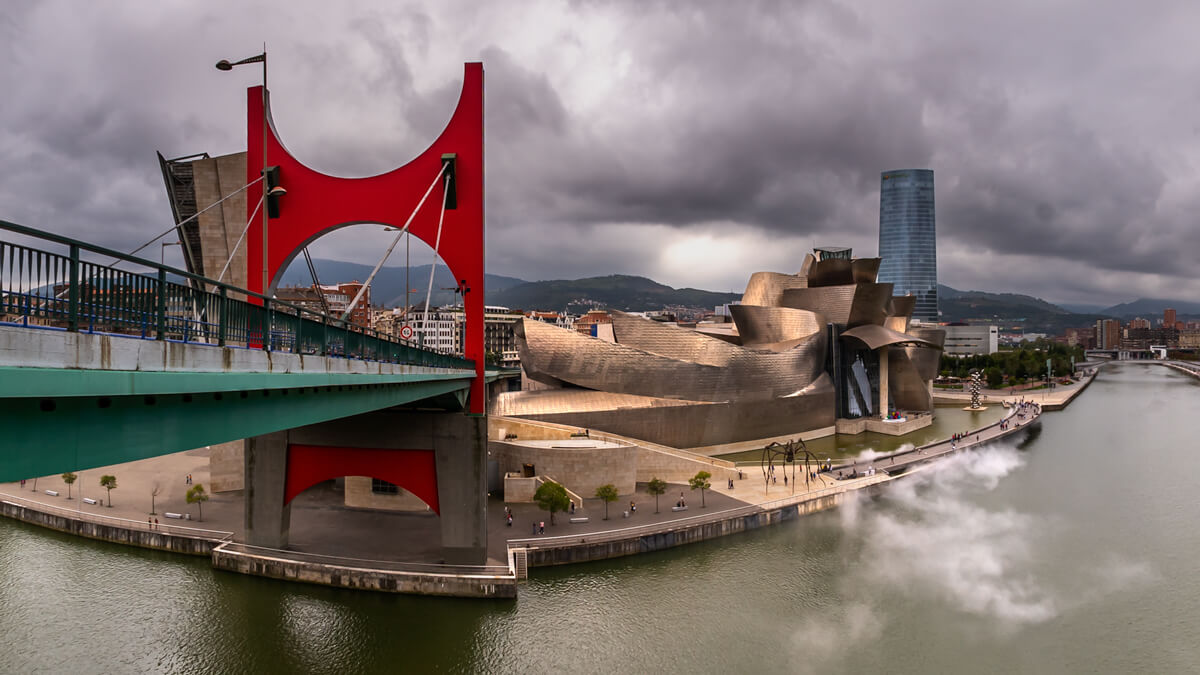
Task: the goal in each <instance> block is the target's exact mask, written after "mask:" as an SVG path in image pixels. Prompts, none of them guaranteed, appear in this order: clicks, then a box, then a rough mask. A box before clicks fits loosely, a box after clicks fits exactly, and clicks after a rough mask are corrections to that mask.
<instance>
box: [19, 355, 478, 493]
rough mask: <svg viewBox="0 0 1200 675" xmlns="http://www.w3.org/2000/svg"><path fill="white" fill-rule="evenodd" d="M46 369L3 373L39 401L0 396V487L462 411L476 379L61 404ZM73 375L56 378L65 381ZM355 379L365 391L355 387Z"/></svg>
mask: <svg viewBox="0 0 1200 675" xmlns="http://www.w3.org/2000/svg"><path fill="white" fill-rule="evenodd" d="M38 370H40V369H14V368H0V382H29V383H30V384H29V389H31V390H33V391H36V392H37V394H36V395H33V396H28V395H27V396H24V397H20V398H17V397H12V396H7V395H5V396H2V397H0V428H2V429H4V432H3V433H4V437H5V438H4V443H3V444H0V481H13V480H20V479H22V478H30V477H33V476H45V475H50V474H55V473H61V472H65V471H79V470H84V469H90V468H95V467H100V466H108V465H111V464H120V463H122V462H130V461H134V460H138V459H145V458H147V457H156V456H159V455H167V454H171V453H174V452H180V451H183V450H190V449H192V448H197V447H201V446H205V445H214V444H217V443H224V442H226V441H233V440H240V439H243V438H250V437H253V436H259V435H262V434H269V433H272V432H276V431H281V430H284V429H290V428H292V427H298V426H304V425H308V424H312V423H314V422H321V421H327V420H333V419H338V418H343V417H350V416H353V415H358V414H361V413H365V412H370V411H374V410H382V409H386V408H392V407H396V406H402V405H407V404H413V403H417V402H420V403H422V407H429V408H440V409H443V410H460V411H461V410H462V409H463V404H464V402H465V396H466V391H467V389H468V388H469V387H470V382H471V379H470V377H469V376H468V377H465V378H458V379H440V380H438V379H435V380H432V381H421V380H419V379H417V378H416V377H414V378H412V379H410V380H409V381H391V382H377V381H375V382H372V381H369V380H371V379H372V378H369V377H363V376H359V377H358V378H355V377H334V378H328V380H329V381H331V382H334V383H332V384H325V385H323V386H307V385H309V384H311V381H310V378H304V377H301V376H296V375H287V374H278V375H271V374H259V375H258V376H257V377H252V378H248V377H237V376H231V375H225V376H224V377H226V378H229V379H232V380H240V381H241V382H242V384H243V387H244V388H241V389H222V390H219V391H212V390H209V389H203V388H200V389H195V390H193V391H190V392H187V393H184V392H181V391H177V390H176V391H168V392H161V393H160V392H159V391H158V390H156V389H154V388H150V391H154V392H155V393H129V391H130V389H132V390H133V391H145V390H146V388H144V387H118V386H114V387H107V386H93V387H91V388H92V389H93V391H94V393H93V394H92V395H88V396H78V395H76V396H52V395H49V394H50V392H49V391H48V387H46V386H39V385H38V384H37V380H38V377H39V374H38V373H37V372H35V371H38ZM17 371H21V372H17ZM63 374H64V373H61V372H59V373H50V374H47V375H48V376H49V378H50V379H60V377H61V375H63ZM79 375H80V376H83V377H85V379H88V380H90V381H91V382H92V384H93V385H96V384H97V380H110V381H111V382H113V383H114V384H116V383H117V382H118V381H119V380H120V379H122V378H124V379H125V380H126V381H130V380H136V379H138V378H137V377H136V375H137V374H136V373H124V372H120V371H114V372H106V373H97V372H92V373H79ZM99 375H104V376H106V377H97V376H99ZM143 375H144V374H143ZM159 375H165V376H167V377H168V378H170V377H172V375H171V374H169V373H161V374H159ZM193 375H195V374H193ZM173 377H174V379H176V380H177V382H176V385H177V386H176V387H173V388H174V389H179V388H184V387H185V386H186V384H187V383H188V382H193V383H195V382H196V378H193V377H191V376H189V374H186V373H180V374H175V375H174V376H173ZM16 378H20V379H16ZM355 379H357V380H358V381H359V383H357V384H353V383H350V382H353V381H354V380H355ZM203 380H204V378H200V382H203ZM364 380H368V381H367V382H364ZM229 384H230V385H232V384H234V383H233V382H230V383H229ZM122 391H124V392H125V393H119V392H122ZM3 393H4V394H8V393H10V392H3ZM30 448H35V449H36V450H32V451H31V450H30Z"/></svg>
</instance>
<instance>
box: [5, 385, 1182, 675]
mask: <svg viewBox="0 0 1200 675" xmlns="http://www.w3.org/2000/svg"><path fill="white" fill-rule="evenodd" d="M1198 411H1200V381H1197V380H1195V379H1192V378H1189V377H1187V376H1184V375H1182V374H1179V373H1175V372H1173V371H1170V370H1168V369H1166V368H1163V367H1160V366H1148V365H1140V364H1139V365H1121V364H1117V365H1112V366H1107V367H1106V368H1105V369H1104V370H1102V372H1101V373H1100V375H1099V376H1098V377H1097V378H1096V381H1095V382H1094V383H1093V384H1092V386H1091V388H1090V389H1088V391H1087V392H1085V393H1084V394H1083V395H1081V396H1080V397H1079V399H1078V400H1076V402H1075V403H1073V404H1072V405H1071V406H1070V407H1069V408H1068V409H1067V410H1065V411H1062V412H1056V413H1048V414H1046V416H1045V417H1044V419H1043V422H1042V428H1041V430H1040V432H1036V431H1035V432H1034V435H1032V436H1031V437H1030V438H1028V439H1027V440H1026V441H1025V442H1023V443H1022V444H1021V446H1020V447H1014V446H1011V445H1005V446H997V447H993V448H990V449H985V450H981V451H977V452H970V453H966V454H961V455H959V456H958V457H956V458H954V459H951V460H948V461H946V462H944V463H943V464H941V465H939V466H938V468H937V469H936V470H933V471H928V472H925V473H924V475H921V476H914V477H911V478H908V479H906V480H903V481H897V482H896V483H894V484H892V485H890V486H889V487H888V488H887V489H885V490H883V491H882V492H881V493H880V494H879V495H877V496H875V497H862V498H859V499H858V500H856V501H853V502H851V503H850V504H848V505H847V506H845V507H843V508H840V509H838V510H836V511H832V512H826V513H823V514H819V515H817V516H813V517H809V518H805V519H800V520H797V521H792V522H789V523H786V524H784V525H780V526H776V527H771V528H766V529H762V530H758V531H754V532H750V533H747V534H743V535H736V536H732V537H727V538H724V539H718V540H714V541H709V542H705V543H702V544H696V545H693V546H687V547H682V548H678V549H673V550H670V551H666V552H662V553H657V554H652V555H646V556H637V557H632V558H625V559H620V560H615V561H609V562H604V563H593V564H586V565H579V566H572V567H565V568H556V569H549V570H546V569H536V570H533V571H532V577H531V579H530V581H529V582H528V584H526V585H524V586H522V588H521V595H520V599H519V600H518V601H516V602H500V601H496V602H491V601H478V600H456V599H437V598H421V597H409V596H392V595H383V594H372V593H365V592H352V591H339V590H334V589H327V588H322V587H310V586H302V585H296V584H289V583H284V582H276V581H271V580H267V579H261V578H255V577H244V576H239V575H235V574H229V573H221V572H217V571H214V570H212V569H210V567H209V565H208V562H207V561H206V560H203V559H189V558H182V557H178V556H174V555H170V554H166V553H158V552H153V551H143V550H137V549H129V548H124V547H121V546H116V545H110V544H103V543H97V542H90V541H86V540H80V539H75V538H72V537H69V536H66V535H60V534H57V533H54V532H50V531H47V530H42V529H39V528H36V527H32V526H28V525H25V524H22V523H17V522H12V521H7V520H5V521H0V610H2V611H0V635H3V636H4V637H3V640H2V641H0V670H3V671H5V672H23V673H26V672H54V673H67V672H81V673H82V672H105V673H125V672H341V673H345V672H502V673H518V672H519V673H531V672H532V673H538V672H587V673H642V672H644V673H674V672H780V673H782V672H814V673H825V672H830V673H863V672H884V671H887V672H890V673H929V672H955V673H1012V672H1026V673H1093V672H1101V673H1129V672H1155V673H1174V672H1196V670H1197V669H1198V668H1200V647H1198V646H1197V636H1200V583H1198V580H1197V577H1198V571H1200V564H1198V562H1197V561H1200V528H1197V527H1196V524H1197V522H1198V520H1200V519H1198V518H1197V515H1200V513H1198V512H1200V501H1198V500H1197V499H1196V495H1197V494H1198V493H1200V453H1197V448H1196V443H1195V431H1194V428H1193V427H1189V426H1188V424H1190V423H1191V422H1193V421H1195V418H1196V416H1197V412H1198Z"/></svg>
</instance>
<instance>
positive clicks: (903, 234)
mask: <svg viewBox="0 0 1200 675" xmlns="http://www.w3.org/2000/svg"><path fill="white" fill-rule="evenodd" d="M879 257H881V258H883V262H881V263H880V265H879V281H880V282H881V283H890V284H892V285H893V289H892V292H893V293H894V294H895V295H913V296H916V298H917V302H916V307H915V308H914V309H913V315H912V316H913V319H916V320H919V321H926V322H931V323H932V322H937V320H938V299H937V229H936V227H935V224H934V217H933V171H932V170H930V169H902V170H899V171H884V172H883V174H882V179H881V181H880V187H879Z"/></svg>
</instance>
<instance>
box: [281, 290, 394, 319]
mask: <svg viewBox="0 0 1200 675" xmlns="http://www.w3.org/2000/svg"><path fill="white" fill-rule="evenodd" d="M362 286H363V285H362V282H360V281H353V282H350V283H341V284H321V285H320V287H318V286H316V285H312V286H280V287H279V288H277V289H276V290H275V298H276V299H277V300H280V301H282V302H288V303H291V304H293V305H299V306H300V307H303V308H304V309H307V310H309V311H312V312H316V313H318V314H326V313H328V314H329V316H332V317H336V318H341V316H342V315H343V314H345V313H346V308H347V307H349V306H350V302H351V301H352V300H354V296H356V295H358V292H359V290H361V289H362ZM372 319H373V317H372V312H371V289H370V288H367V292H366V293H363V296H362V298H360V299H359V301H358V304H357V305H355V306H354V311H353V312H351V313H350V316H349V317H347V319H346V320H347V321H348V322H350V323H352V324H354V325H356V326H363V327H364V328H371V327H372V326H373V325H374V323H373V320H372Z"/></svg>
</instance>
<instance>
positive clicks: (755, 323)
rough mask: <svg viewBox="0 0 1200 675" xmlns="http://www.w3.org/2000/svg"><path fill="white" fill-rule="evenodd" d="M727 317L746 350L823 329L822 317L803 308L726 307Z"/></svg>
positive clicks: (823, 320)
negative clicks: (735, 326)
mask: <svg viewBox="0 0 1200 675" xmlns="http://www.w3.org/2000/svg"><path fill="white" fill-rule="evenodd" d="M729 314H730V315H731V316H732V317H733V322H734V324H736V325H737V329H738V335H740V336H742V344H743V345H745V346H747V347H751V346H761V345H765V344H772V343H778V342H787V341H791V340H797V339H800V338H803V337H808V336H809V335H812V334H813V333H818V332H823V331H824V330H825V318H824V317H822V316H821V315H820V314H817V313H815V312H810V311H807V310H803V309H791V308H790V307H763V306H760V305H730V306H729Z"/></svg>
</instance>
